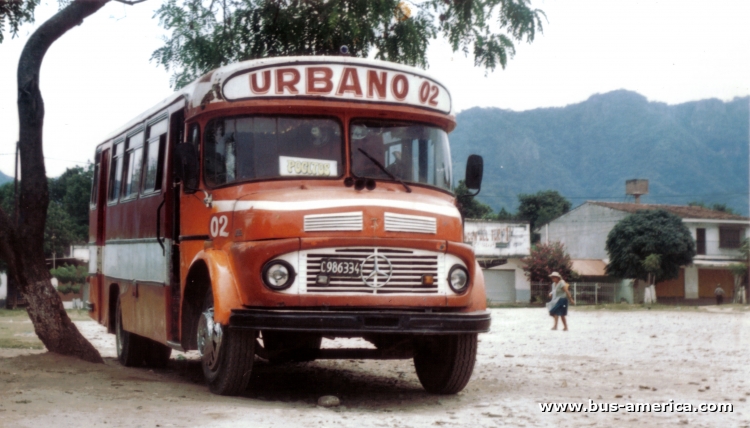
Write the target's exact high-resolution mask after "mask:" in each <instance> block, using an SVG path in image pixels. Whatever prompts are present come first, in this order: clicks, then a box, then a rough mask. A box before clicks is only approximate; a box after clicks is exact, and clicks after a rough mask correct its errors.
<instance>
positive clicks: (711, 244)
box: [539, 201, 750, 300]
mask: <svg viewBox="0 0 750 428" xmlns="http://www.w3.org/2000/svg"><path fill="white" fill-rule="evenodd" d="M644 209H646V210H654V209H662V210H665V211H668V212H670V213H672V214H675V215H677V216H678V217H680V218H682V221H683V223H684V224H685V226H687V228H688V229H689V230H690V233H691V235H692V236H693V239H694V240H695V243H696V249H697V255H696V257H695V258H694V260H693V264H692V265H690V266H686V267H685V268H683V269H681V271H680V277H679V278H677V279H675V280H670V281H665V282H663V283H659V284H658V285H657V287H656V290H657V296H658V297H659V298H666V299H667V300H670V299H672V300H681V299H699V298H713V297H714V290H715V289H716V286H717V284H719V285H721V287H722V288H723V289H724V291H725V292H726V298H727V299H731V298H732V293H733V288H734V277H733V276H732V274H731V272H730V271H729V270H728V266H729V265H731V264H733V263H737V262H740V261H742V256H741V254H740V252H739V247H740V244H741V242H742V240H743V239H745V238H748V237H750V228H749V227H748V226H750V219H749V218H747V217H741V216H737V215H732V214H727V213H725V212H721V211H714V210H711V209H707V208H703V207H693V206H684V205H653V204H634V203H616V202H591V201H589V202H586V203H584V204H583V205H580V206H578V207H576V208H575V209H573V210H571V211H569V212H567V213H566V214H563V215H562V216H560V217H558V218H556V219H555V220H553V221H551V222H549V223H548V224H546V225H543V226H542V227H541V228H540V229H539V233H540V234H541V240H542V242H555V241H559V242H562V243H563V244H564V245H565V249H566V250H567V251H568V253H569V254H570V257H571V259H573V263H574V269H575V265H576V263H579V264H581V263H585V262H598V263H599V265H600V266H601V269H602V272H601V275H604V272H603V267H604V266H605V265H606V264H607V263H608V262H609V260H608V254H607V250H606V241H607V235H608V234H609V231H610V230H612V228H613V227H614V226H615V225H616V224H617V223H618V222H619V221H620V220H622V219H624V218H625V217H627V216H628V215H630V214H632V213H635V212H636V211H639V210H644ZM640 297H641V298H642V296H640Z"/></svg>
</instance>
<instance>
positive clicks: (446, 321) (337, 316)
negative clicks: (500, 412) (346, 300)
mask: <svg viewBox="0 0 750 428" xmlns="http://www.w3.org/2000/svg"><path fill="white" fill-rule="evenodd" d="M490 323H491V317H490V311H477V312H470V313H446V312H424V311H361V310H360V311H320V310H317V311H310V310H288V309H234V310H232V314H231V315H230V317H229V328H249V329H256V330H277V331H298V332H311V333H323V334H324V335H325V334H331V335H336V334H347V335H352V334H353V335H357V334H367V333H397V334H465V333H486V332H488V331H489V330H490Z"/></svg>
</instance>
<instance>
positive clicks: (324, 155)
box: [203, 116, 343, 186]
mask: <svg viewBox="0 0 750 428" xmlns="http://www.w3.org/2000/svg"><path fill="white" fill-rule="evenodd" d="M203 136H204V140H203V143H204V155H203V171H204V177H205V178H204V180H205V182H206V184H207V185H209V186H220V185H223V184H227V183H232V182H239V181H247V180H257V179H264V178H278V177H306V178H332V177H339V176H340V175H341V174H342V173H343V168H342V167H341V164H342V158H343V156H342V154H343V138H342V132H341V125H340V124H339V123H338V122H337V121H335V120H332V119H326V118H302V117H283V116H282V117H272V116H264V117H252V116H245V117H228V118H218V119H213V120H211V121H210V122H209V123H208V125H206V129H205V132H204V134H203Z"/></svg>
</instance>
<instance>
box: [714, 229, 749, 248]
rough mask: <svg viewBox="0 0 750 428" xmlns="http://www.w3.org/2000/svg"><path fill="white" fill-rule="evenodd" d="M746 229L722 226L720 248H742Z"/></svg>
mask: <svg viewBox="0 0 750 428" xmlns="http://www.w3.org/2000/svg"><path fill="white" fill-rule="evenodd" d="M744 231H745V230H744V229H742V228H739V227H720V228H719V248H740V245H741V241H742V235H744V233H743V232H744Z"/></svg>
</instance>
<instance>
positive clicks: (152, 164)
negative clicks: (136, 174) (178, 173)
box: [143, 119, 168, 193]
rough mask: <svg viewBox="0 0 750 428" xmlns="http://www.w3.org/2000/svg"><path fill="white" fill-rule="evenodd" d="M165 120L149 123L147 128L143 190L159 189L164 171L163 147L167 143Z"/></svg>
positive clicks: (153, 190) (149, 191) (154, 190)
mask: <svg viewBox="0 0 750 428" xmlns="http://www.w3.org/2000/svg"><path fill="white" fill-rule="evenodd" d="M167 127H168V126H167V120H166V119H165V120H162V121H161V122H159V123H156V124H154V125H151V126H150V127H149V128H148V141H147V142H146V147H145V148H146V155H145V158H146V171H145V176H144V181H143V192H144V193H151V192H156V191H158V190H161V182H162V177H163V173H164V149H165V146H166V144H167Z"/></svg>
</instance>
